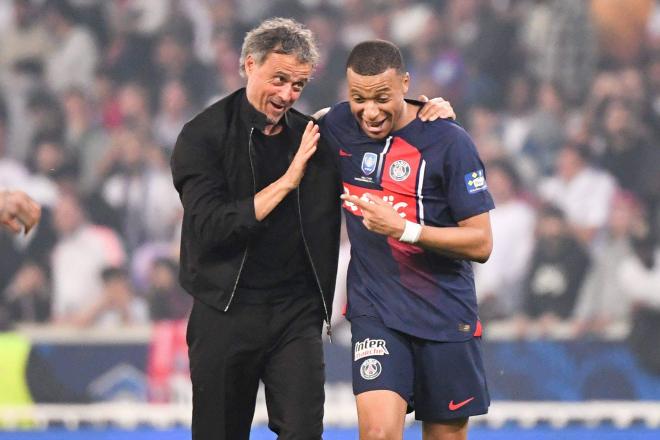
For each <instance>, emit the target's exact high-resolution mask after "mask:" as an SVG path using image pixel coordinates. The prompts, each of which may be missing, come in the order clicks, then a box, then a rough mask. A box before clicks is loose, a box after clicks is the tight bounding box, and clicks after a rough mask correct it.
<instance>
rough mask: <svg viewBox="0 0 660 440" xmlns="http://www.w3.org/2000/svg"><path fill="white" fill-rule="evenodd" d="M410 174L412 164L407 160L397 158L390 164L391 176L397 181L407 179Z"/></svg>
mask: <svg viewBox="0 0 660 440" xmlns="http://www.w3.org/2000/svg"><path fill="white" fill-rule="evenodd" d="M408 176H410V164H409V163H408V162H406V161H405V160H397V161H395V162H394V163H393V164H392V165H391V166H390V177H391V178H392V180H394V181H396V182H401V181H402V180H406V179H407V178H408Z"/></svg>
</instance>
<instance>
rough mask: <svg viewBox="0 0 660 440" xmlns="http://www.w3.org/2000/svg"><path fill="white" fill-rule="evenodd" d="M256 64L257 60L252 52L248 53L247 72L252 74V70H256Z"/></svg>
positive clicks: (246, 59)
mask: <svg viewBox="0 0 660 440" xmlns="http://www.w3.org/2000/svg"><path fill="white" fill-rule="evenodd" d="M256 64H257V61H256V60H255V59H254V57H253V56H252V54H248V55H247V56H246V57H245V74H246V75H249V74H251V73H252V71H253V70H254V67H255V66H256Z"/></svg>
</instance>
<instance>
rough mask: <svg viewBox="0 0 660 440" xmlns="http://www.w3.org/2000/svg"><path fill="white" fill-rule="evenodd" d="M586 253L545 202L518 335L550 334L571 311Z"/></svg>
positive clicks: (559, 213) (558, 212)
mask: <svg viewBox="0 0 660 440" xmlns="http://www.w3.org/2000/svg"><path fill="white" fill-rule="evenodd" d="M588 267H589V255H588V254H587V252H586V251H585V250H584V248H583V246H582V243H580V242H579V241H578V240H577V239H576V238H575V237H574V236H573V235H572V234H571V231H570V229H569V227H568V223H567V221H566V218H565V215H564V213H563V212H562V211H561V210H560V209H559V208H557V207H555V206H553V205H545V206H543V208H541V211H540V212H539V214H538V220H537V223H536V244H535V248H534V253H533V254H532V259H531V262H530V267H529V272H528V274H527V278H526V280H525V283H524V286H523V288H524V297H523V305H522V309H521V314H520V315H519V328H518V334H519V336H522V337H525V336H527V335H533V334H540V335H544V336H545V335H548V334H549V333H552V331H553V327H554V326H555V324H557V323H558V322H560V321H564V320H567V319H568V318H569V317H570V316H571V315H572V314H573V308H574V306H575V300H576V298H577V292H578V290H579V289H580V286H581V285H582V282H583V280H584V276H585V273H586V271H587V268H588Z"/></svg>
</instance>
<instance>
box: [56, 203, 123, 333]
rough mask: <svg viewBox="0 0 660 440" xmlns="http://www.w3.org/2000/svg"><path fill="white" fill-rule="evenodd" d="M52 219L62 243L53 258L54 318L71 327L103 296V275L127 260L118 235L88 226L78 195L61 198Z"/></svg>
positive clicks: (59, 242)
mask: <svg viewBox="0 0 660 440" xmlns="http://www.w3.org/2000/svg"><path fill="white" fill-rule="evenodd" d="M53 215H54V217H53V218H54V225H55V230H56V231H57V234H58V237H59V240H58V242H57V244H56V245H55V248H54V249H53V255H52V270H53V301H52V306H53V310H52V316H53V319H54V321H55V322H56V323H59V324H71V323H74V322H75V320H76V318H77V317H78V316H80V313H81V312H82V311H83V310H85V309H86V308H87V307H89V306H90V305H91V304H93V303H95V302H96V301H97V300H98V299H99V298H100V297H101V296H102V279H101V271H102V270H103V269H104V268H105V267H107V266H114V267H119V266H121V265H123V264H124V263H125V260H126V257H125V254H124V249H123V245H122V243H121V239H120V237H119V236H118V235H117V234H116V233H115V232H113V231H112V230H110V229H108V228H105V227H102V226H97V225H93V224H90V223H88V221H87V219H86V214H85V212H84V210H83V207H82V206H81V205H80V201H79V199H78V197H77V196H76V195H74V194H71V193H63V194H61V195H60V197H59V199H58V201H57V203H56V204H55V208H54V214H53Z"/></svg>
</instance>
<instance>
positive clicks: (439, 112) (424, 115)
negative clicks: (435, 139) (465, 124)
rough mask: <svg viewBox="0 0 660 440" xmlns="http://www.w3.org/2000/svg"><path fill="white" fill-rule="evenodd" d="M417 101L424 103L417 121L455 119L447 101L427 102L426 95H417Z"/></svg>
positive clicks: (434, 99) (438, 99)
mask: <svg viewBox="0 0 660 440" xmlns="http://www.w3.org/2000/svg"><path fill="white" fill-rule="evenodd" d="M419 100H420V101H422V102H425V103H426V104H424V107H422V109H421V110H420V111H419V119H421V120H422V121H435V120H436V119H438V118H440V119H449V118H451V119H456V113H454V108H453V107H452V106H451V103H450V102H449V101H445V100H444V99H443V98H440V97H438V98H433V99H431V100H430V101H429V98H427V97H426V95H419Z"/></svg>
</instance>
